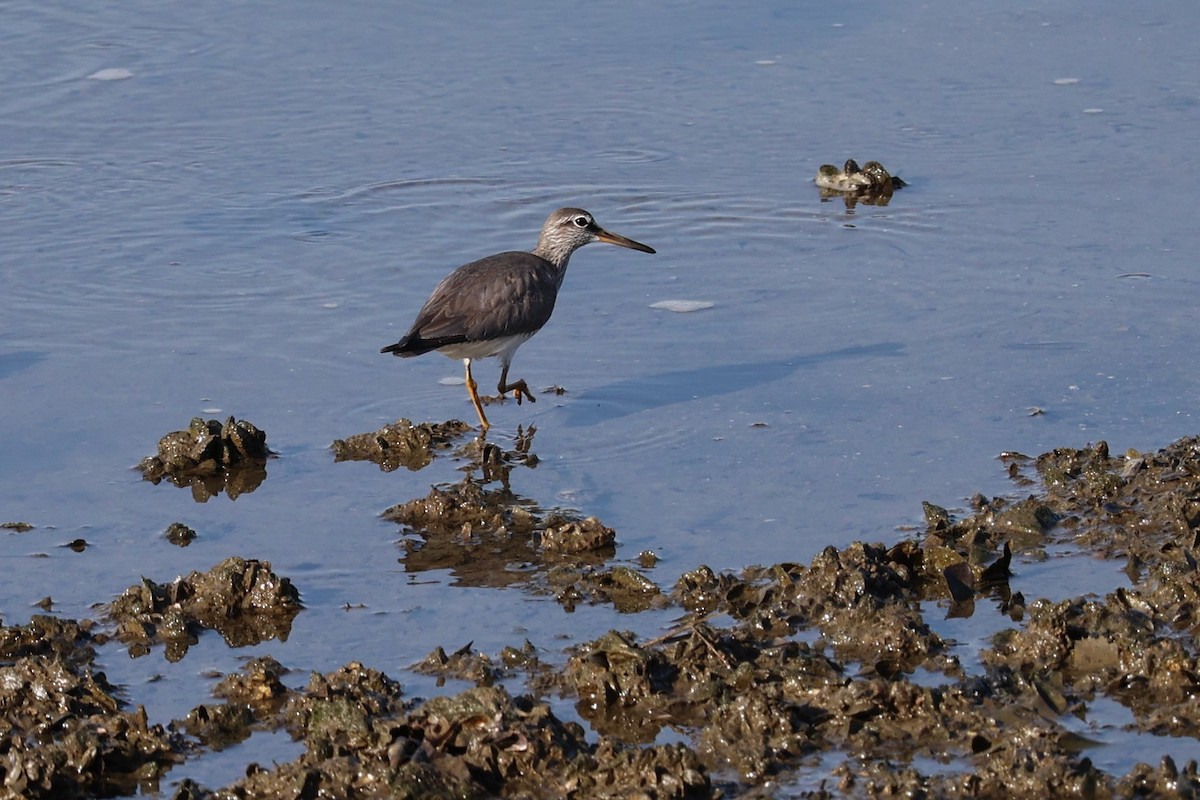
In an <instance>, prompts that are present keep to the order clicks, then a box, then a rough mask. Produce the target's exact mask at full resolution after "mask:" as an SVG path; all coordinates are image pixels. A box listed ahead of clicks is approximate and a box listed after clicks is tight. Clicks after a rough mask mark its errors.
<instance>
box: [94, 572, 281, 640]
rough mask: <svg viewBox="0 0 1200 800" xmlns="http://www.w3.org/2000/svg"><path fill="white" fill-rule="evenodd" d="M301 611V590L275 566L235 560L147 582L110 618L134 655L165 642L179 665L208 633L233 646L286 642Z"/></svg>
mask: <svg viewBox="0 0 1200 800" xmlns="http://www.w3.org/2000/svg"><path fill="white" fill-rule="evenodd" d="M301 608H302V606H301V604H300V594H299V592H297V591H296V588H295V587H294V586H292V584H291V581H289V580H288V579H287V578H281V577H279V576H277V575H275V573H273V572H272V571H271V565H270V564H268V563H266V562H264V561H255V560H247V559H243V558H238V557H236V556H235V557H232V558H227V559H225V560H224V561H222V562H221V563H220V564H217V565H216V566H215V567H213V568H212V569H211V570H209V571H208V572H193V573H191V574H190V575H188V576H187V577H180V578H176V579H175V580H174V581H172V582H170V583H166V584H160V583H155V582H154V581H151V580H148V579H146V578H143V579H142V582H141V583H140V584H138V585H136V586H131V587H129V588H128V589H126V590H125V591H124V592H123V593H122V594H121V596H120V597H118V598H117V599H116V600H114V601H112V603H110V604H109V605H108V607H107V608H106V612H105V617H106V618H107V619H109V620H111V621H112V622H114V623H116V638H117V639H119V640H120V641H122V642H124V643H125V644H126V645H127V646H128V647H129V653H130V655H132V656H135V657H136V656H142V655H145V654H146V653H148V652H150V649H151V647H153V646H154V645H157V644H162V645H163V646H164V655H165V656H166V658H167V660H168V661H178V660H179V659H181V658H183V657H184V655H186V654H187V650H188V648H189V647H190V646H191V645H193V644H195V643H196V642H197V641H198V639H199V636H200V633H201V632H202V631H204V630H206V629H208V630H215V631H217V632H218V633H219V634H221V636H222V638H224V639H225V641H226V643H227V644H228V645H229V646H230V647H245V646H246V645H251V644H257V643H259V642H262V641H266V640H268V639H279V640H280V641H286V640H287V637H288V634H289V633H290V632H291V629H292V620H293V619H294V618H295V616H296V614H298V613H299V612H300V610H301Z"/></svg>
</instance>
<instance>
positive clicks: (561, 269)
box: [379, 208, 654, 433]
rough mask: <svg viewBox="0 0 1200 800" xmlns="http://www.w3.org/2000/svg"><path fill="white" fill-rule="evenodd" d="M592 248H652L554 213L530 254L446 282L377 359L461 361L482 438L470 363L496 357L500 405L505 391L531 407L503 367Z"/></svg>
mask: <svg viewBox="0 0 1200 800" xmlns="http://www.w3.org/2000/svg"><path fill="white" fill-rule="evenodd" d="M592 242H608V243H609V244H615V245H620V246H621V247H628V248H630V249H631V250H641V251H642V252H643V253H653V252H654V248H653V247H649V246H647V245H644V244H642V243H640V242H635V241H633V240H632V239H626V238H625V237H624V236H618V235H617V234H615V233H610V232H609V231H606V230H604V229H603V228H601V227H600V226H599V225H597V224H596V220H595V219H593V218H592V215H591V214H589V213H588V212H586V211H584V210H583V209H582V208H560V209H558V210H557V211H555V212H554V213H553V214H551V215H550V216H549V217H547V218H546V224H545V225H543V226H542V233H541V235H540V236H539V237H538V242H537V246H536V247H534V248H533V251H532V252H529V253H526V252H521V251H516V250H514V251H509V252H506V253H497V254H496V255H493V256H488V257H487V258H481V259H479V260H478V261H472V262H471V263H470V264H464V265H463V266H461V267H459V268H458V269H456V270H454V272H451V273H450V274H449V275H447V276H446V277H445V278H444V279H442V282H441V283H439V284H438V285H437V288H435V289H434V290H433V294H431V295H430V296H429V299H428V300H426V301H425V305H424V306H422V307H421V310H420V311H419V312H418V313H417V319H416V321H415V322H413V324H412V327H411V328H409V330H408V333H406V334H404V338H402V339H401V340H400V341H398V342H396V343H395V344H391V345H388V346H387V347H384V348H383V349H381V350H380V351H379V352H381V353H393V354H395V355H397V356H402V357H405V358H408V357H411V356H419V355H421V354H422V353H428V352H430V351H433V350H436V351H437V352H439V353H441V354H442V355H444V356H448V357H449V358H461V359H462V361H463V365H464V366H465V367H466V370H467V391H468V392H469V393H470V395H471V403H472V404H474V406H475V413H477V414H478V415H479V424H480V425H481V426H482V428H483V432H484V433H487V430H488V428H490V427H491V424H490V423H489V422H488V420H487V416H486V415H484V413H483V405H482V403H481V402H480V400H479V387H478V385H477V384H476V383H475V379H474V377H472V376H471V361H472V359H479V358H491V357H492V356H497V357H499V359H500V383H499V384H497V388H498V390H499V392H500V399H503V398H504V397H505V396H506V394H507V393H508V392H512V393H513V397H514V398H515V399H516V401H517V404H518V405H519V404H520V403H521V400H522V398H524V399H527V400H529V402H531V403H533V402H536V398H534V396H533V394H532V393H531V392H530V391H529V387H528V386H527V385H526V383H525V381H524V380H519V381H516V382H515V383H509V382H508V368H509V366H510V365H511V364H512V359H513V354H514V353H516V352H517V348H518V347H520V346H521V345H522V344H524V343H525V342H526V341H528V340H529V338H530V337H531V336H533V335H534V334H535V333H537V332H538V331H539V330H541V329H542V326H543V325H545V324H546V323H547V322H548V321H549V319H550V314H551V313H553V311H554V301H555V300H556V299H557V298H558V290H559V287H561V286H562V282H563V277H564V276H565V275H566V274H567V262H568V261H569V260H570V259H571V254H572V253H574V252H575V251H576V250H578V249H579V248H581V247H583V246H584V245H585V244H590V243H592Z"/></svg>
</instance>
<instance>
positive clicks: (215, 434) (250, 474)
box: [138, 417, 273, 503]
mask: <svg viewBox="0 0 1200 800" xmlns="http://www.w3.org/2000/svg"><path fill="white" fill-rule="evenodd" d="M272 455H273V454H272V453H271V451H270V450H269V449H267V434H266V433H265V432H263V431H261V430H259V429H258V428H257V427H255V426H254V425H253V424H251V423H249V422H247V421H246V420H236V419H234V418H233V417H229V418H228V419H227V420H226V421H225V422H224V423H222V422H219V421H218V420H215V419H210V420H207V421H206V420H203V419H201V418H200V417H196V418H195V419H193V420H192V421H191V424H189V425H188V427H187V430H182V431H173V432H171V433H168V434H167V435H166V436H164V437H162V438H161V439H159V440H158V453H157V454H156V455H153V456H148V457H146V458H144V459H143V460H142V462H141V463H140V464H138V469H139V470H141V472H142V477H144V478H145V479H146V480H148V481H150V482H151V483H153V484H156V485H157V484H158V483H161V482H162V481H164V480H166V481H169V482H170V483H173V484H175V485H176V486H179V487H181V488H185V487H186V488H190V489H191V490H192V496H193V498H194V499H195V500H196V502H198V503H204V502H207V501H208V500H209V499H210V498H212V497H215V496H216V495H218V494H220V493H221V492H225V494H226V495H228V496H229V499H230V500H236V499H237V498H238V497H239V496H240V495H243V494H247V493H249V492H253V491H254V490H255V489H257V488H258V487H259V485H260V484H262V482H263V481H264V480H266V478H267V460H268V459H269V458H270V457H271V456H272Z"/></svg>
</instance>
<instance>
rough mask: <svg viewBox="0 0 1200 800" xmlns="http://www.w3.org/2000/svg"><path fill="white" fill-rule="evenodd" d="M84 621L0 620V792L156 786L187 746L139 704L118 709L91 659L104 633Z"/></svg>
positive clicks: (120, 790) (65, 793) (82, 793)
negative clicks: (2, 622)
mask: <svg viewBox="0 0 1200 800" xmlns="http://www.w3.org/2000/svg"><path fill="white" fill-rule="evenodd" d="M92 627H93V626H92V625H91V623H88V622H83V623H76V622H73V621H70V620H59V619H55V618H52V617H46V616H36V617H34V618H33V619H32V620H31V621H30V623H29V624H28V625H17V626H13V627H3V628H0V778H2V780H3V783H2V784H0V785H2V786H3V796H5V797H24V798H59V797H108V796H119V795H129V794H133V793H135V792H137V791H139V790H141V791H157V789H158V781H159V778H160V776H161V775H162V774H163V773H164V772H165V771H166V770H167V769H169V768H170V767H171V766H172V765H173V764H176V763H179V762H182V761H183V760H184V758H185V757H186V755H187V754H188V752H189V747H188V746H187V745H186V743H185V742H183V741H182V740H181V739H180V738H179V737H177V736H175V735H174V734H172V733H170V732H168V731H166V730H165V729H164V728H163V727H162V726H161V725H150V724H149V723H148V721H147V719H146V711H145V709H143V708H141V707H138V708H136V709H135V710H133V711H128V710H124V709H123V708H122V706H123V703H122V702H121V700H119V699H118V696H117V689H116V688H115V687H114V686H112V685H111V684H109V683H108V681H107V680H106V679H105V677H104V673H102V672H99V671H97V670H96V669H95V668H94V665H93V659H94V657H95V648H96V647H97V646H100V645H102V644H104V642H105V641H106V637H104V636H103V635H101V634H93V632H92Z"/></svg>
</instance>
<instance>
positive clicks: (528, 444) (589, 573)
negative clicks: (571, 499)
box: [383, 426, 660, 610]
mask: <svg viewBox="0 0 1200 800" xmlns="http://www.w3.org/2000/svg"><path fill="white" fill-rule="evenodd" d="M535 433H536V428H534V427H532V426H531V427H530V428H528V429H524V428H519V429H518V431H517V435H516V437H515V438H514V440H513V444H512V448H511V449H504V448H502V447H501V446H499V445H497V444H494V443H492V442H489V441H487V440H486V439H483V438H482V437H480V438H476V439H473V440H472V441H470V442H467V443H465V444H464V445H463V446H461V447H460V448H459V449H458V450H456V451H455V456H456V457H457V458H461V459H463V460H464V461H465V462H466V465H465V466H464V467H463V472H464V473H465V475H464V476H463V479H462V480H461V481H459V482H458V483H454V484H449V485H442V486H435V487H433V489H431V490H430V493H429V495H428V496H426V497H423V498H417V499H414V500H410V501H408V502H405V503H400V504H397V505H395V506H392V507H391V508H389V509H388V510H387V511H385V512H384V513H383V517H384V519H387V520H390V521H392V522H396V523H398V524H400V525H401V526H403V528H404V533H405V534H406V536H405V538H404V539H403V540H402V542H401V547H402V548H403V550H404V555H403V556H401V558H400V562H401V563H402V564H404V567H405V571H406V572H408V573H420V572H426V571H430V570H448V571H449V572H450V573H451V574H452V575H453V576H454V579H455V585H459V586H480V587H492V588H501V587H506V586H514V585H522V586H526V587H528V588H530V590H531V591H534V592H537V593H539V594H554V596H555V597H556V598H557V599H558V600H559V602H560V603H562V604H563V605H564V606H565V607H567V608H568V610H570V609H571V608H573V607H574V604H575V603H577V602H612V603H614V604H615V605H616V606H617V607H618V608H619V609H623V610H635V609H637V610H640V609H644V608H646V607H648V606H649V605H651V604H652V603H653V602H655V598H657V597H658V596H659V595H660V592H659V590H658V587H657V586H655V585H654V584H653V583H652V582H650V581H649V580H647V579H645V578H644V577H642V576H641V575H640V573H635V572H634V570H632V569H630V568H628V567H625V566H618V567H615V568H612V569H603V568H602V567H603V565H604V564H605V563H606V562H607V561H609V560H610V559H612V558H613V556H614V555H615V554H616V548H615V541H616V533H615V532H614V531H613V530H612V528H609V527H607V526H606V525H604V524H603V523H602V522H601V521H600V520H598V519H596V518H595V517H590V516H585V515H583V514H581V513H579V512H577V511H575V510H571V509H563V508H554V509H549V510H547V509H542V508H541V507H540V506H539V505H538V503H537V501H536V500H533V499H531V498H528V497H523V496H521V495H520V494H518V493H516V492H514V491H513V489H512V476H513V472H514V470H517V469H518V468H521V467H525V468H529V469H533V468H535V467H536V466H537V464H538V458H537V455H536V454H535V453H534V452H533V450H532V445H533V438H534V435H535ZM629 573H633V574H629Z"/></svg>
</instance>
